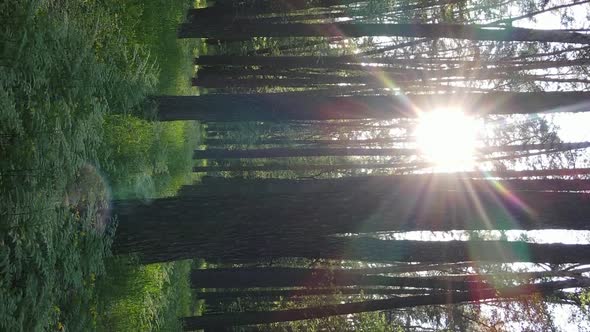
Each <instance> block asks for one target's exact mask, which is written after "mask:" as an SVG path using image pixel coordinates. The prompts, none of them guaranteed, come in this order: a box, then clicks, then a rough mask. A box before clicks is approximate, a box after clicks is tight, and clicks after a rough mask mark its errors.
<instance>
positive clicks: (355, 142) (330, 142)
mask: <svg viewBox="0 0 590 332" xmlns="http://www.w3.org/2000/svg"><path fill="white" fill-rule="evenodd" d="M360 128H363V127H360ZM364 128H365V129H373V130H375V129H377V130H379V129H380V128H374V127H373V128H371V127H364ZM406 141H408V139H407V138H392V137H386V138H367V139H290V138H262V139H258V140H256V141H255V143H256V144H269V145H310V146H363V145H372V144H379V145H389V144H393V143H396V142H397V143H399V142H406ZM203 144H204V145H206V146H223V145H234V144H235V145H241V144H244V140H241V139H235V138H205V140H204V142H203Z"/></svg>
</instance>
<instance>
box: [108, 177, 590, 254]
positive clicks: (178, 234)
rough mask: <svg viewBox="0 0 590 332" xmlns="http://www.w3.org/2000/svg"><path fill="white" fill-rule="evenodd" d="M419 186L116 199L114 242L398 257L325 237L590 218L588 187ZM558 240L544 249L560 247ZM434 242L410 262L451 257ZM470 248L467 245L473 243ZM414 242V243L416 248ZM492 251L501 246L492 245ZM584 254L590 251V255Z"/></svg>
mask: <svg viewBox="0 0 590 332" xmlns="http://www.w3.org/2000/svg"><path fill="white" fill-rule="evenodd" d="M422 189H423V190H422V191H421V189H420V188H392V189H391V190H390V191H384V192H374V191H364V190H358V191H353V192H336V193H304V194H297V193H293V194H264V195H254V194H252V195H224V196H209V197H176V198H163V199H156V200H154V201H153V202H151V204H145V203H143V202H134V201H125V202H121V201H119V202H115V204H114V206H113V210H112V212H113V214H114V215H116V216H117V218H118V220H119V226H118V229H117V233H116V235H115V241H114V244H113V251H114V252H116V253H134V252H135V253H138V254H140V255H141V256H143V259H144V261H168V260H174V259H182V258H191V257H203V258H207V259H210V258H216V257H218V258H220V259H226V260H231V259H249V260H253V259H254V260H255V259H258V258H260V257H269V258H272V257H307V258H332V259H346V258H347V256H346V253H349V251H350V248H352V247H354V246H359V250H358V251H355V250H353V252H351V253H350V254H351V255H352V254H354V255H353V256H350V257H348V258H350V259H358V260H365V259H366V260H376V261H387V262H390V261H392V260H395V258H394V257H395V256H396V253H405V252H406V251H405V250H404V249H403V248H399V247H396V245H397V244H395V243H396V241H393V242H392V243H393V244H392V243H389V242H387V241H378V242H371V243H372V244H375V246H376V247H371V246H368V245H367V243H366V242H363V241H365V240H360V239H347V238H329V239H326V238H325V236H326V235H330V234H337V233H366V232H375V231H392V230H397V231H410V230H430V231H448V230H461V229H468V230H481V229H484V230H485V229H552V228H559V229H580V230H582V229H588V227H589V226H588V225H590V224H589V223H588V219H589V216H590V204H588V197H589V196H588V195H587V194H579V193H551V192H513V193H511V195H505V194H503V193H502V192H501V191H499V192H498V191H494V192H485V191H482V192H477V193H474V192H453V191H439V192H435V191H431V190H429V189H428V187H425V188H422ZM261 202H264V204H261ZM274 221H280V222H274ZM420 245H421V244H420ZM432 245H434V246H439V245H440V244H432ZM445 245H449V243H446V244H445ZM462 245H464V246H465V245H466V244H462ZM379 246H381V247H379ZM390 246H393V247H391V248H390ZM551 246H552V245H551ZM551 246H548V248H547V249H548V250H549V249H550V248H554V247H551ZM322 248H325V249H322ZM388 248H389V249H388ZM525 248H526V246H525V247H523V248H522V249H525ZM555 248H556V247H555ZM568 248H569V249H568V250H576V252H575V254H577V253H583V252H584V250H583V248H584V247H582V246H577V247H575V246H574V247H568ZM578 248H579V250H578ZM431 249H432V251H431V252H430V253H429V255H435V256H436V257H430V258H428V257H422V256H420V257H416V259H412V260H410V261H425V262H428V261H429V260H430V261H432V262H435V263H437V262H449V261H445V260H444V258H443V256H441V255H440V253H442V252H443V251H444V250H443V249H442V248H438V249H437V248H431ZM468 249H469V247H467V248H465V247H463V250H467V251H466V252H468ZM363 250H368V251H367V254H366V255H363V254H361V253H362V252H363ZM410 250H411V251H410V252H417V250H418V249H414V248H412V249H410ZM486 250H491V252H492V253H494V247H490V248H488V249H486ZM457 251H459V249H457ZM561 254H562V255H563V257H562V258H560V257H557V258H547V259H548V260H544V258H542V259H541V261H542V262H548V261H551V260H552V259H557V260H559V259H566V260H568V259H570V258H569V257H566V254H565V252H562V253H561ZM380 255H384V256H380ZM569 255H570V256H571V254H569ZM454 256H455V257H454V258H453V259H454V260H452V261H450V262H457V261H466V260H470V259H469V257H467V256H461V255H460V254H455V255H454ZM497 256H502V255H497ZM404 257H405V258H403V259H399V260H400V261H407V259H411V257H412V256H404ZM587 257H588V258H587V259H590V254H589V255H587ZM459 258H461V259H459ZM484 258H485V257H484ZM438 259H442V260H438ZM487 259H489V257H488V258H487ZM499 259H502V258H499ZM536 259H537V260H538V259H539V258H536ZM587 259H586V260H587ZM525 261H526V260H525ZM570 262H571V261H570ZM573 262H577V261H576V260H574V261H573Z"/></svg>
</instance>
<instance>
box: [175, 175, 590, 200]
mask: <svg viewBox="0 0 590 332" xmlns="http://www.w3.org/2000/svg"><path fill="white" fill-rule="evenodd" d="M480 176H484V175H480ZM394 187H397V188H431V189H432V190H437V191H447V190H449V191H457V190H459V191H463V192H482V191H483V192H485V191H494V190H497V189H496V188H504V189H505V190H507V191H510V192H514V191H590V180H565V179H540V180H522V179H510V180H485V179H480V180H471V179H467V178H461V177H460V176H454V175H448V176H446V175H437V176H429V175H422V177H418V176H415V175H405V176H404V175H401V176H362V177H361V176H359V177H345V178H341V179H317V180H285V179H256V180H252V179H241V178H224V177H209V176H206V177H203V179H202V184H196V185H186V186H183V187H181V189H180V191H179V195H183V196H191V195H192V196H211V195H235V194H241V195H252V194H254V195H260V194H289V193H299V194H304V193H322V192H324V193H325V192H346V191H351V190H354V191H358V190H364V191H374V192H387V191H389V190H391V188H394Z"/></svg>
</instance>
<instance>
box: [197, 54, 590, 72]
mask: <svg viewBox="0 0 590 332" xmlns="http://www.w3.org/2000/svg"><path fill="white" fill-rule="evenodd" d="M589 63H590V60H589V59H572V60H553V61H542V60H534V61H533V60H530V61H520V60H518V61H515V60H497V61H485V60H481V61H472V60H453V59H438V58H436V59H428V58H424V59H398V58H392V57H380V58H375V57H365V56H357V55H343V56H239V55H201V56H199V57H198V58H195V64H196V65H201V66H262V67H264V68H266V69H265V70H271V69H274V70H288V69H291V70H293V69H302V68H316V69H339V70H359V71H374V70H384V71H388V70H392V71H393V70H399V72H400V73H410V72H412V71H414V72H415V71H418V70H420V69H411V68H410V69H408V67H418V68H421V70H422V71H426V69H424V67H426V68H429V67H431V66H436V67H435V68H443V67H445V68H448V67H451V68H453V67H457V66H459V68H454V69H448V70H449V72H448V73H449V75H450V74H452V73H453V72H452V71H451V70H474V69H480V70H486V69H489V70H495V69H498V70H499V71H504V70H513V69H519V70H525V69H547V68H556V67H568V66H583V65H588V64H589ZM367 64H372V65H391V67H388V66H379V67H377V68H375V67H374V66H368V65H367ZM396 66H397V67H396ZM438 71H443V72H444V69H439V70H438ZM198 73H199V72H197V74H198ZM455 73H457V72H455Z"/></svg>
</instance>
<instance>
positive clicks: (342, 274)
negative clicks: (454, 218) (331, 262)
mask: <svg viewBox="0 0 590 332" xmlns="http://www.w3.org/2000/svg"><path fill="white" fill-rule="evenodd" d="M190 279H191V285H192V287H193V288H251V287H310V288H314V287H341V286H396V287H412V288H434V289H452V290H460V291H466V290H469V289H473V288H474V287H475V288H482V287H483V288H487V287H490V285H489V284H487V283H486V282H485V281H484V279H479V278H478V277H477V276H468V277H449V276H444V277H390V276H380V275H365V274H363V273H358V272H355V271H347V270H344V269H334V270H330V269H304V268H276V267H267V268H227V269H199V270H193V271H192V272H191V276H190Z"/></svg>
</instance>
